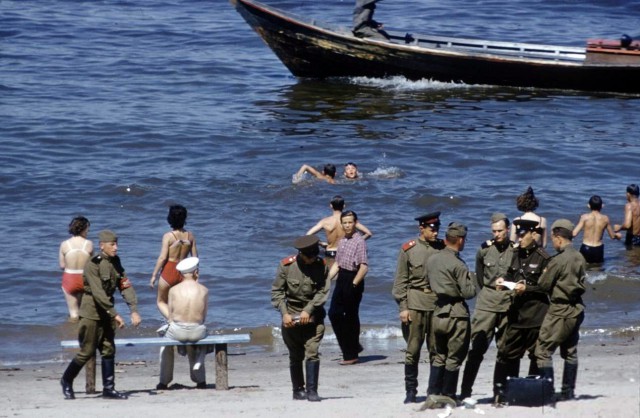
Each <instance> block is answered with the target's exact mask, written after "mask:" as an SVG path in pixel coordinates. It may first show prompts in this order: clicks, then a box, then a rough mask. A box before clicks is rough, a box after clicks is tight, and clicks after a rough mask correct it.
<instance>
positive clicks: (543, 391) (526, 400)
mask: <svg viewBox="0 0 640 418" xmlns="http://www.w3.org/2000/svg"><path fill="white" fill-rule="evenodd" d="M554 395H555V393H554V391H553V382H552V381H551V379H545V378H543V377H540V376H527V377H508V378H507V385H506V390H505V398H506V401H507V404H508V405H517V406H543V405H552V404H554V403H555V396H554Z"/></svg>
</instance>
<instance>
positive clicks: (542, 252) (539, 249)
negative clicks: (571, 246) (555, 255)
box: [536, 247, 551, 260]
mask: <svg viewBox="0 0 640 418" xmlns="http://www.w3.org/2000/svg"><path fill="white" fill-rule="evenodd" d="M536 252H537V253H538V254H540V255H541V256H542V257H543V258H544V259H545V260H548V259H550V258H551V256H550V255H549V253H548V252H546V251H545V250H544V248H542V247H538V248H536Z"/></svg>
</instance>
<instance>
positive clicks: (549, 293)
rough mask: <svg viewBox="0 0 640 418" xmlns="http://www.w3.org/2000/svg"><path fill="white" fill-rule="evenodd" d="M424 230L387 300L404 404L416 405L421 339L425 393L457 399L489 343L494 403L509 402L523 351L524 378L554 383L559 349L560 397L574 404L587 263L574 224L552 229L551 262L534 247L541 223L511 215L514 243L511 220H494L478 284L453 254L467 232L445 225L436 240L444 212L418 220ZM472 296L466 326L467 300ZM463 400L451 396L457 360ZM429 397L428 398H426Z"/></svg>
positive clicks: (402, 259)
mask: <svg viewBox="0 0 640 418" xmlns="http://www.w3.org/2000/svg"><path fill="white" fill-rule="evenodd" d="M416 220H417V221H418V222H419V226H418V229H419V231H420V234H419V236H418V238H417V239H413V240H410V241H408V242H407V243H405V244H404V245H403V246H402V248H401V250H400V254H399V255H398V264H397V270H396V275H395V280H394V286H393V296H394V298H395V300H396V302H397V303H398V307H399V311H400V320H401V322H402V330H403V336H404V338H405V340H406V342H407V351H406V356H405V366H404V367H405V390H406V397H405V400H404V402H405V403H412V402H416V395H417V388H418V364H419V360H420V351H421V348H422V346H423V344H424V342H426V345H427V352H428V354H429V363H430V372H429V381H428V387H427V395H428V396H429V395H442V396H446V397H448V398H451V399H452V400H454V401H455V400H456V399H459V400H463V399H465V398H468V397H470V396H471V395H472V391H473V384H474V382H475V379H476V377H477V374H478V371H479V369H480V365H481V363H482V360H483V358H484V355H485V353H486V352H487V350H488V348H489V345H490V343H491V341H492V340H493V339H494V338H495V341H496V346H497V348H498V354H497V358H496V365H495V370H494V377H493V395H494V399H495V404H496V405H502V404H504V403H505V384H506V381H507V377H517V376H518V375H519V371H520V360H521V358H522V357H523V356H524V354H525V353H527V352H528V357H529V359H530V365H529V371H528V375H538V376H541V377H543V378H547V379H550V380H551V381H553V376H554V373H553V363H552V360H551V356H552V354H553V353H554V351H555V350H556V349H557V348H558V347H560V352H561V356H562V358H563V359H564V360H565V365H564V372H563V377H562V392H561V399H572V398H574V388H575V383H576V376H577V369H578V356H577V344H578V338H579V333H578V332H579V328H580V324H581V323H582V321H583V319H584V304H583V302H582V299H581V295H582V294H583V293H584V291H585V287H584V280H585V269H586V263H585V260H584V258H583V257H582V255H581V254H580V253H579V252H578V251H576V250H575V249H574V248H573V246H572V245H571V240H572V238H573V236H572V231H573V229H574V225H573V224H572V223H571V222H570V221H568V220H566V219H560V220H557V221H556V222H554V224H553V225H552V227H551V240H552V242H553V246H554V248H555V249H556V251H557V252H558V253H557V254H556V255H555V256H553V257H552V256H550V255H549V254H547V252H546V251H545V250H544V249H543V248H542V247H541V246H540V245H539V241H540V238H541V233H543V231H542V230H541V229H540V226H539V225H538V222H536V221H531V220H526V219H517V220H515V221H514V225H515V227H516V231H517V237H518V242H517V243H514V242H512V241H510V240H509V232H508V231H509V226H510V225H509V219H508V218H507V216H506V215H504V214H502V213H495V214H494V215H493V216H492V217H491V231H492V234H493V239H492V240H488V241H486V242H484V243H483V244H482V245H481V247H480V248H479V249H478V252H477V254H476V266H475V267H476V274H475V283H474V278H473V274H471V273H470V272H469V270H468V269H467V267H466V265H465V263H464V261H462V259H461V258H460V256H459V253H460V251H462V250H463V249H464V244H465V240H466V233H467V229H466V227H465V226H464V225H461V224H458V223H455V222H454V223H451V224H449V226H448V228H447V231H446V236H445V240H441V239H439V238H438V233H439V229H440V212H434V213H430V214H427V215H424V216H421V217H418V218H416ZM476 284H477V285H478V287H479V289H480V291H479V293H478V295H477V300H476V306H475V312H474V315H473V318H472V319H471V320H470V313H469V308H468V306H467V304H466V302H465V301H466V300H468V299H471V298H473V297H475V296H476ZM465 358H466V360H467V361H466V364H465V367H464V372H463V376H462V384H461V391H460V397H459V398H458V397H457V396H456V394H457V393H458V392H457V385H458V378H459V373H460V369H461V366H462V363H463V362H464V360H465ZM427 399H428V400H429V398H427Z"/></svg>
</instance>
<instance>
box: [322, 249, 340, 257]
mask: <svg viewBox="0 0 640 418" xmlns="http://www.w3.org/2000/svg"><path fill="white" fill-rule="evenodd" d="M336 253H337V251H336V250H324V256H325V257H331V258H336Z"/></svg>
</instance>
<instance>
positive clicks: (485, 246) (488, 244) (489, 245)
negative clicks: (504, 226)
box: [481, 239, 493, 248]
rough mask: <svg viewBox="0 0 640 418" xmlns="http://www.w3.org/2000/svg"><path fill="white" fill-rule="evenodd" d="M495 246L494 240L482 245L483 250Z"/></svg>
mask: <svg viewBox="0 0 640 418" xmlns="http://www.w3.org/2000/svg"><path fill="white" fill-rule="evenodd" d="M492 245H493V240H492V239H488V240H486V241H485V242H483V243H482V245H481V247H482V248H489V247H491V246H492Z"/></svg>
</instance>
